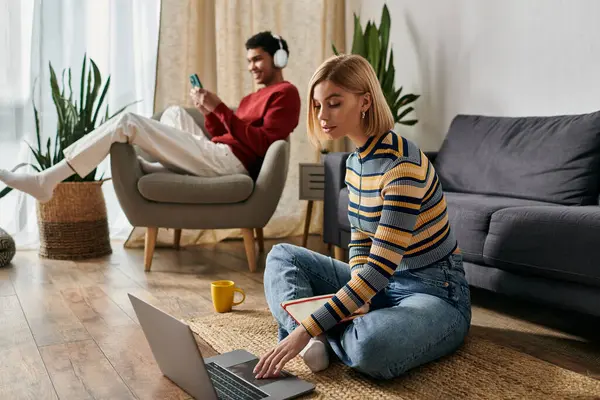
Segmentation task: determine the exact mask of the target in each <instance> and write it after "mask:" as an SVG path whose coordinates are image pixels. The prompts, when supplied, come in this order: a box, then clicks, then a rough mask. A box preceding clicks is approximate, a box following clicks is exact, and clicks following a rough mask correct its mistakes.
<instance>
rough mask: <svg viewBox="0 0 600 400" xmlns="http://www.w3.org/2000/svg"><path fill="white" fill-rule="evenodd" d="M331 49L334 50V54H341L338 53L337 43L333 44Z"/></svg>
mask: <svg viewBox="0 0 600 400" xmlns="http://www.w3.org/2000/svg"><path fill="white" fill-rule="evenodd" d="M331 50H333V54H335V55H336V56H337V55H339V54H340V53H338V51H337V49H336V48H335V44H333V43H332V44H331Z"/></svg>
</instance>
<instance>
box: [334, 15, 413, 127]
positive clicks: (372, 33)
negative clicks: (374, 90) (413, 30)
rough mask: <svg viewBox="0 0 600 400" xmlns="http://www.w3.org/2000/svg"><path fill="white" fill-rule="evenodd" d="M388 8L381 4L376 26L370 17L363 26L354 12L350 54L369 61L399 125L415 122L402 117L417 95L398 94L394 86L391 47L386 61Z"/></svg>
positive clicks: (399, 92)
mask: <svg viewBox="0 0 600 400" xmlns="http://www.w3.org/2000/svg"><path fill="white" fill-rule="evenodd" d="M390 26H391V19H390V12H389V10H388V8H387V5H384V6H383V12H382V14H381V23H380V24H379V27H377V26H376V25H375V23H374V22H372V21H367V26H366V28H365V29H364V30H363V28H362V26H361V23H360V18H359V17H358V16H357V15H356V14H354V37H353V39H352V51H351V53H352V54H359V55H361V56H363V57H364V58H366V59H367V60H368V61H369V64H371V66H372V67H373V69H374V70H375V72H376V73H377V78H378V80H379V83H380V85H381V89H382V91H383V94H384V96H385V99H386V101H387V103H388V105H389V106H390V109H391V110H392V115H393V116H394V122H395V123H398V124H402V125H414V124H416V123H417V122H418V120H416V119H405V117H407V115H408V114H409V113H410V112H411V111H413V110H414V108H413V107H407V106H408V105H409V104H410V103H412V102H414V101H415V100H417V99H418V98H419V97H420V95H415V94H411V93H408V94H405V95H403V96H400V95H401V94H402V87H400V88H399V89H398V90H396V87H395V84H394V79H395V75H396V70H395V68H394V50H393V49H391V50H390V56H389V61H388V58H387V55H388V49H389V47H388V45H389V40H390ZM332 48H333V52H334V54H336V55H338V54H339V53H338V51H337V49H336V48H335V45H333V44H332Z"/></svg>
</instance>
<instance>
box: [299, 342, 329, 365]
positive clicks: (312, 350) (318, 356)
mask: <svg viewBox="0 0 600 400" xmlns="http://www.w3.org/2000/svg"><path fill="white" fill-rule="evenodd" d="M300 357H302V359H303V360H304V364H306V366H307V367H308V368H309V369H310V370H311V371H312V372H319V371H323V370H324V369H325V368H327V367H328V366H329V353H328V352H327V339H326V338H325V335H319V336H317V337H314V338H311V339H310V341H309V342H308V344H307V345H306V347H305V348H304V349H302V351H301V352H300Z"/></svg>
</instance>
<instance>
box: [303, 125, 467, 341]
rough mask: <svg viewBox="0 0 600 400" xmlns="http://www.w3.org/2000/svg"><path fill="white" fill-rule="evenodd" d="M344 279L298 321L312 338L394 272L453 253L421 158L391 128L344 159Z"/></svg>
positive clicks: (441, 206) (439, 197)
mask: <svg viewBox="0 0 600 400" xmlns="http://www.w3.org/2000/svg"><path fill="white" fill-rule="evenodd" d="M346 186H347V187H348V191H349V203H348V219H349V220H350V226H351V230H352V236H351V241H350V244H349V252H350V260H349V263H350V271H351V276H352V277H351V279H350V281H349V282H348V283H347V284H346V285H345V286H344V287H343V288H341V289H340V290H339V291H338V292H337V293H336V294H335V296H334V297H333V298H331V299H330V300H329V302H328V303H326V304H325V305H324V306H322V307H321V308H319V309H318V310H317V311H315V312H314V313H313V314H312V315H311V316H310V317H308V318H306V319H305V320H304V321H302V325H303V326H304V327H305V328H306V330H307V331H308V333H310V335H311V336H317V335H319V334H321V333H322V332H324V331H327V330H329V329H330V328H332V327H333V326H335V325H336V324H337V323H338V322H340V320H342V319H343V318H345V317H348V316H350V315H351V314H352V313H354V312H355V311H356V310H358V309H359V308H360V307H361V306H363V305H364V304H365V303H366V302H368V301H369V300H370V299H371V298H372V297H373V296H375V294H376V293H378V292H379V291H380V290H382V289H384V288H385V287H386V286H387V285H388V282H389V280H390V277H391V276H392V275H393V274H394V272H395V271H397V270H405V269H411V268H419V267H424V266H427V265H430V264H432V263H434V262H436V261H439V260H441V259H443V258H444V257H446V256H448V255H449V254H450V253H453V252H459V249H458V245H457V242H456V239H455V237H454V235H453V233H452V231H451V230H450V225H449V223H448V216H447V211H446V199H445V197H444V194H443V193H442V187H441V184H440V181H439V180H438V177H437V174H436V172H435V170H434V168H433V165H432V164H431V163H430V162H429V159H428V158H427V157H426V156H425V154H423V152H421V150H420V149H419V148H418V147H417V146H416V145H415V144H414V143H412V142H410V141H408V140H406V139H405V138H403V137H401V136H399V135H397V134H396V133H395V132H393V131H389V132H385V133H383V134H380V135H377V136H373V137H370V138H369V140H368V141H367V142H366V143H365V144H364V145H363V146H362V147H360V148H358V149H357V150H356V151H355V152H354V153H352V154H351V155H350V156H349V157H348V160H347V162H346Z"/></svg>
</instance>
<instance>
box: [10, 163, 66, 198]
mask: <svg viewBox="0 0 600 400" xmlns="http://www.w3.org/2000/svg"><path fill="white" fill-rule="evenodd" d="M73 174H75V172H74V171H73V170H72V169H71V167H70V166H69V164H67V161H66V160H62V161H61V162H59V163H58V164H56V165H54V166H53V167H51V168H48V169H46V170H44V171H42V172H40V173H35V174H17V173H14V172H10V171H7V170H5V169H2V170H0V181H1V182H4V183H5V184H6V186H9V187H11V188H13V189H16V190H20V191H22V192H25V193H27V194H29V195H31V196H33V197H35V198H36V199H37V200H38V201H39V202H40V203H45V202H47V201H50V199H52V193H53V192H54V188H55V187H56V185H58V184H59V183H61V182H62V181H64V180H65V179H67V178H68V177H70V176H71V175H73Z"/></svg>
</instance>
